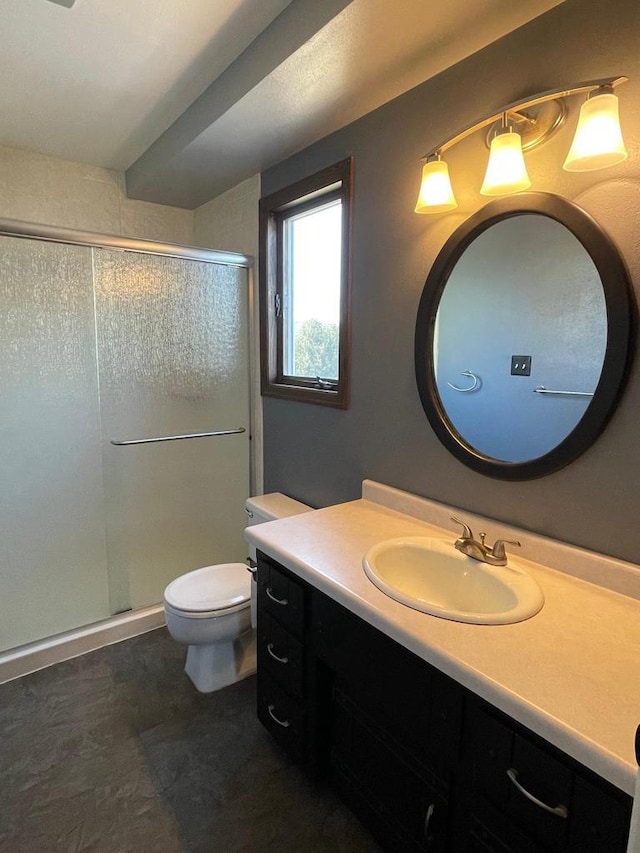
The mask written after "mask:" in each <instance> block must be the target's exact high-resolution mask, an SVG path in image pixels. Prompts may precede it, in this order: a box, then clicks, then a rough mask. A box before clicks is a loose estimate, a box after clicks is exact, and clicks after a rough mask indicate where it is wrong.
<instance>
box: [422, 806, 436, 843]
mask: <svg viewBox="0 0 640 853" xmlns="http://www.w3.org/2000/svg"><path fill="white" fill-rule="evenodd" d="M435 808H436V807H435V804H434V803H430V804H429V808H428V809H427V813H426V815H425V816H424V840H425V841H426V842H427V844H430V843H431V840H432V836H430V835H429V824H430V823H431V818H432V817H433V813H434V811H435Z"/></svg>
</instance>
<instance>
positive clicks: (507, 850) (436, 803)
mask: <svg viewBox="0 0 640 853" xmlns="http://www.w3.org/2000/svg"><path fill="white" fill-rule="evenodd" d="M258 716H259V718H260V720H261V721H262V723H263V724H264V725H265V726H266V727H267V729H268V730H269V731H270V732H271V733H272V734H273V735H274V736H275V737H276V738H277V740H278V741H279V742H280V743H281V744H282V745H283V747H284V748H285V749H286V750H287V751H288V753H289V755H290V756H291V757H292V758H293V759H294V760H295V761H297V762H298V763H299V764H300V765H301V766H303V767H305V768H306V769H307V770H308V771H310V772H312V773H313V774H315V775H316V776H320V777H322V778H325V779H327V780H328V781H329V782H330V784H331V785H332V786H333V787H334V788H335V789H336V790H337V791H338V792H339V793H340V794H341V796H342V797H343V799H344V800H345V801H346V802H347V803H348V804H349V806H350V807H351V808H352V810H353V811H354V812H355V813H356V814H357V815H358V816H359V817H360V818H361V820H362V821H363V823H364V824H365V825H367V826H368V827H369V829H370V830H371V832H372V834H373V835H374V836H375V837H376V838H377V839H378V841H379V842H380V844H381V845H382V846H383V848H384V849H385V850H388V851H397V853H413V851H415V853H420V852H421V851H427V852H428V853H446V852H447V851H448V852H449V853H625V850H626V843H627V836H628V830H629V820H630V812H631V798H630V797H628V796H626V795H625V794H623V793H621V792H620V791H618V790H617V789H615V788H614V787H613V786H611V785H609V784H608V783H606V782H604V781H603V780H601V779H599V778H598V777H597V776H596V775H595V774H593V773H591V772H590V771H589V770H587V769H586V768H585V767H583V766H582V765H579V764H577V763H576V762H575V761H573V760H572V759H571V758H569V757H568V756H567V755H565V754H564V753H562V752H560V751H559V750H557V749H555V748H554V747H552V746H550V745H549V744H548V743H546V742H545V741H544V740H542V739H541V738H539V737H538V736H536V735H535V734H533V733H532V732H530V731H529V730H527V729H526V728H524V727H523V726H521V725H520V724H518V723H517V722H516V721H514V720H512V719H510V718H508V717H506V716H505V715H504V714H502V713H500V712H499V711H497V710H496V709H495V708H493V707H492V706H491V705H489V704H488V703H486V702H484V701H483V700H481V699H479V698H478V697H477V696H475V695H474V694H473V693H471V692H470V691H468V690H467V689H465V688H463V687H461V686H460V685H459V684H458V683H457V682H455V681H454V680H452V679H451V678H449V677H448V676H445V675H443V674H442V673H441V672H439V671H438V670H437V669H435V668H434V667H432V666H430V665H429V664H427V663H426V662H425V661H423V660H422V659H420V658H418V657H417V656H416V655H414V654H412V653H411V652H409V651H407V650H406V649H404V648H403V647H402V646H400V645H399V644H398V643H396V642H395V641H393V640H391V639H390V638H389V637H387V636H386V635H385V634H383V633H382V632H380V631H378V630H376V629H375V628H373V627H372V626H371V625H369V624H368V623H366V622H364V621H363V620H362V619H360V618H359V617H357V616H355V615H354V614H353V613H351V612H350V611H349V610H347V609H346V608H344V607H342V606H341V605H339V604H337V603H336V602H335V601H333V600H332V599H330V598H329V597H327V596H326V595H324V594H323V593H321V592H319V591H318V590H316V589H314V588H313V587H312V586H310V585H309V584H307V583H305V582H304V581H302V580H300V579H299V578H297V577H295V576H293V575H292V574H290V573H289V572H288V571H287V570H286V569H284V568H283V567H282V566H279V565H278V564H277V563H275V562H274V561H273V560H271V559H270V558H268V557H266V556H265V555H262V554H260V553H259V559H258Z"/></svg>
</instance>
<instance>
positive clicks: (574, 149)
mask: <svg viewBox="0 0 640 853" xmlns="http://www.w3.org/2000/svg"><path fill="white" fill-rule="evenodd" d="M626 159H627V150H626V148H625V147H624V139H623V138H622V131H621V130H620V118H619V115H618V98H617V96H616V95H614V93H613V92H603V93H602V94H600V95H593V96H592V97H590V98H588V99H587V100H586V101H585V102H584V104H583V105H582V107H581V108H580V118H579V119H578V126H577V128H576V134H575V136H574V137H573V142H572V143H571V148H570V149H569V153H568V154H567V159H566V160H565V161H564V166H563V169H566V170H567V171H568V172H588V171H590V170H591V169H603V168H605V167H606V166H615V164H616V163H621V162H622V161H623V160H626Z"/></svg>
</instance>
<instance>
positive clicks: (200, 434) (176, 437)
mask: <svg viewBox="0 0 640 853" xmlns="http://www.w3.org/2000/svg"><path fill="white" fill-rule="evenodd" d="M241 432H246V429H245V428H244V427H238V429H219V430H216V431H215V432H189V433H186V434H185V435H159V436H157V437H156V438H131V439H129V440H128V441H116V440H115V439H112V440H111V444H114V445H115V446H116V447H126V446H127V445H129V444H154V443H155V442H157V441H182V440H183V439H185V438H209V436H212V435H238V434H239V433H241Z"/></svg>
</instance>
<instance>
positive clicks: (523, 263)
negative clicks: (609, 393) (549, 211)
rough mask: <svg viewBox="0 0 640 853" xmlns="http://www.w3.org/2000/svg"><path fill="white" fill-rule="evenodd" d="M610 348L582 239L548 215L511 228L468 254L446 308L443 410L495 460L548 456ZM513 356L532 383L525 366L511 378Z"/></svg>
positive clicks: (441, 310)
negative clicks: (520, 362) (521, 363)
mask: <svg viewBox="0 0 640 853" xmlns="http://www.w3.org/2000/svg"><path fill="white" fill-rule="evenodd" d="M551 259H553V260H551ZM606 342H607V314H606V306H605V301H604V291H603V288H602V282H601V281H600V276H599V274H598V271H597V269H596V267H595V264H594V262H593V260H592V259H591V256H590V255H589V253H588V252H587V251H586V249H585V248H584V246H583V245H582V244H581V243H580V241H579V240H578V239H577V238H576V237H575V236H574V235H573V234H572V233H571V231H569V230H568V229H567V228H566V227H565V226H564V225H562V224H561V223H559V222H556V221H555V220H553V219H550V218H549V217H547V216H542V215H540V214H536V213H532V214H527V215H523V216H517V217H511V218H510V219H505V220H502V221H500V222H497V223H496V224H494V225H492V226H491V227H490V228H488V229H487V230H486V231H484V232H483V233H482V234H480V235H479V236H478V237H477V238H476V239H475V240H474V241H473V243H472V244H471V245H470V246H469V247H468V248H467V250H466V251H465V252H464V254H463V255H462V257H461V258H460V260H459V261H458V263H457V264H456V265H455V267H454V269H453V271H452V273H451V275H450V276H449V279H448V281H447V286H446V288H445V289H444V291H443V294H442V298H441V300H440V304H439V307H438V312H437V314H436V325H435V331H434V340H433V361H434V371H435V378H436V386H437V389H438V394H439V395H440V399H441V401H442V406H443V408H444V410H445V412H446V415H447V417H448V418H449V420H450V421H451V423H452V425H453V426H454V427H455V429H456V430H457V431H458V432H459V433H460V434H461V435H462V436H464V439H465V441H466V442H467V443H468V444H470V445H471V446H472V447H474V448H476V450H479V451H480V452H481V453H483V454H484V455H486V456H490V457H493V458H494V459H498V460H502V461H506V462H524V461H527V460H530V459H535V458H537V457H539V456H543V455H544V454H546V453H548V452H549V451H550V450H552V449H553V448H554V447H556V446H557V445H558V444H559V443H560V442H561V441H562V440H563V439H564V438H566V436H567V435H569V433H570V432H571V431H572V430H573V429H574V427H575V426H576V424H577V423H578V422H579V421H580V419H581V418H582V416H583V415H584V413H585V411H586V409H587V406H588V405H589V404H590V403H591V398H592V396H593V392H594V391H595V388H596V386H597V384H598V380H599V378H600V373H601V370H602V365H603V361H604V355H605V348H606ZM513 356H520V357H522V359H523V364H525V365H526V366H525V368H524V369H525V371H526V372H527V373H528V374H529V375H522V373H521V371H520V368H519V367H518V366H517V365H518V360H516V362H515V364H516V367H515V368H514V371H515V372H514V373H512V357H513ZM525 356H526V357H528V360H529V362H528V363H527V361H526V360H525V358H524V357H525ZM469 373H470V374H472V376H471V377H470V376H469V375H468V374H469ZM461 374H464V376H461ZM474 377H476V378H475V379H474ZM474 383H475V387H474ZM541 388H544V389H546V390H550V391H561V392H562V391H564V392H566V393H558V394H551V393H548V394H541V393H536V389H541ZM459 389H464V390H459ZM467 389H468V391H469V392H473V393H465V392H466V391H467Z"/></svg>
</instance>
